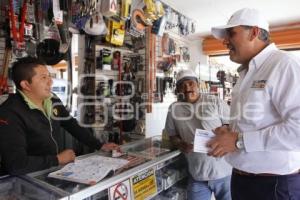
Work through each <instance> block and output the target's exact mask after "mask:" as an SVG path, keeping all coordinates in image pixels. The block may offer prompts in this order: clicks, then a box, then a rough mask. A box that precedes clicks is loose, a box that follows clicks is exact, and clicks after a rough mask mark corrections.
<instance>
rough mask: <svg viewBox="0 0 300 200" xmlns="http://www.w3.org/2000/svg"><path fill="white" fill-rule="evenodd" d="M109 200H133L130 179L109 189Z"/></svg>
mask: <svg viewBox="0 0 300 200" xmlns="http://www.w3.org/2000/svg"><path fill="white" fill-rule="evenodd" d="M109 200H132V196H131V189H130V181H129V179H127V180H125V181H123V182H120V183H118V184H116V185H114V186H112V187H110V188H109Z"/></svg>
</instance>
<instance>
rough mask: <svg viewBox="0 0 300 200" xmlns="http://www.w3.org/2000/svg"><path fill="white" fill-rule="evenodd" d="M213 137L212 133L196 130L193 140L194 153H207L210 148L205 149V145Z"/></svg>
mask: <svg viewBox="0 0 300 200" xmlns="http://www.w3.org/2000/svg"><path fill="white" fill-rule="evenodd" d="M213 137H215V134H214V133H213V132H212V131H208V130H202V129H196V131H195V138H194V152H198V153H208V152H209V151H210V148H209V147H207V143H208V142H209V141H210V140H211V139H212V138H213Z"/></svg>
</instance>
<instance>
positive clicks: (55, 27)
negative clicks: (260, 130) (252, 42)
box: [0, 0, 300, 200]
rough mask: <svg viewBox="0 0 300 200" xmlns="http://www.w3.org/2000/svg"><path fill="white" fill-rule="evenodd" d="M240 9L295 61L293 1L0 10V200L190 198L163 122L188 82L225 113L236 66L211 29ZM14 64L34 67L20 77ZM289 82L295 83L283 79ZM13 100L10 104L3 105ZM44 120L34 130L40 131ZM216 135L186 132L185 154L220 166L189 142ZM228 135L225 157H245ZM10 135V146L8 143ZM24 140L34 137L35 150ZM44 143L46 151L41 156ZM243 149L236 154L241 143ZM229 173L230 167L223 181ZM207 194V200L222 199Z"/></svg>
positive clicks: (158, 0)
mask: <svg viewBox="0 0 300 200" xmlns="http://www.w3.org/2000/svg"><path fill="white" fill-rule="evenodd" d="M243 8H253V9H256V10H258V11H260V12H261V13H262V14H263V15H264V16H265V18H266V20H267V22H268V23H269V30H268V33H269V36H270V41H271V43H274V44H275V45H276V47H277V48H278V49H280V50H283V51H285V52H287V53H288V54H289V55H292V56H294V57H295V59H299V60H300V12H299V8H300V4H299V2H298V1H296V0H286V1H284V2H283V1H277V0H275V1H271V0H265V1H258V0H254V1H251V2H250V1H249V2H247V1H244V0H232V1H229V0H223V1H221V0H185V1H180V0H42V1H37V0H1V2H0V26H1V30H0V140H1V141H2V142H0V153H1V154H0V161H1V162H0V169H1V170H0V199H18V200H19V199H20V200H23V199H24V200H25V199H26V200H27V199H49V200H50V199H51V200H52V199H88V200H96V199H100V200H104V199H110V200H115V199H116V200H117V199H123V200H125V199H126V200H127V199H128V200H130V199H139V200H142V199H154V200H155V199H157V200H158V199H172V200H179V199H180V200H181V199H182V200H184V199H199V198H194V197H192V195H191V196H190V195H189V189H188V187H190V179H193V178H195V177H193V174H192V172H191V169H190V168H191V167H189V164H190V165H191V163H192V161H190V160H189V158H191V157H189V156H187V154H189V153H190V152H185V151H183V150H182V149H181V148H180V147H179V146H178V144H177V143H176V141H175V139H174V137H177V134H178V135H180V134H179V132H180V131H182V130H181V129H180V128H177V126H180V125H181V124H182V122H180V123H178V124H176V123H177V121H175V120H174V121H171V122H172V123H171V122H170V119H169V118H170V116H169V114H170V112H168V111H170V109H171V107H172V105H175V104H174V103H175V102H180V103H187V102H186V101H188V100H186V99H190V98H191V99H193V95H192V94H191V95H190V97H189V98H187V97H183V100H182V99H181V97H180V95H182V94H183V95H186V94H185V93H184V92H183V93H182V91H181V90H185V89H186V88H191V87H192V86H191V85H189V86H188V85H185V83H186V84H187V83H188V81H189V80H190V81H195V83H196V86H195V87H196V88H197V92H196V93H197V94H199V96H200V97H199V98H202V97H204V96H210V97H212V98H213V99H217V101H218V102H219V101H220V102H223V103H224V104H226V108H228V113H229V112H230V111H229V110H231V112H232V109H231V107H232V106H234V103H235V101H234V99H235V98H234V93H233V90H234V88H235V85H236V84H238V85H239V84H240V83H239V80H240V78H241V77H240V76H241V75H240V69H241V67H240V66H241V64H244V63H243V62H234V61H237V60H238V59H235V58H236V57H238V55H235V54H234V53H233V52H235V51H237V50H236V49H238V47H237V45H236V46H234V45H233V44H234V42H233V41H231V42H229V40H230V39H228V38H229V37H231V36H228V35H230V34H232V33H231V32H230V31H228V30H229V29H228V28H227V29H226V30H227V32H226V34H225V35H226V36H225V38H227V44H226V42H223V41H222V40H219V39H216V37H215V36H214V35H213V34H212V28H213V27H219V26H222V25H225V24H228V23H230V20H231V19H233V18H234V17H235V16H234V15H232V14H233V13H235V12H236V11H237V10H240V9H243ZM228 20H229V21H228ZM251 20H252V19H250V20H249V21H251ZM246 21H247V20H246ZM252 21H255V19H254V18H253V20H252ZM238 25H248V24H238ZM254 25H255V26H256V25H257V24H254ZM234 28H235V27H234V26H232V27H230V30H231V29H232V30H233V29H234ZM259 28H261V27H259ZM229 32H230V33H229ZM232 37H233V36H232ZM224 41H225V40H224ZM235 42H236V43H238V42H237V41H235ZM241 46H242V45H241ZM240 48H241V49H242V47H240ZM266 48H267V47H266ZM245 51H246V50H245ZM248 52H250V50H249V51H248ZM253 57H254V56H253ZM23 59H24V60H23ZM18 60H20V61H21V62H19V64H16V63H18ZM30 62H33V64H30ZM26 63H27V65H28V66H29V65H30V66H31V65H36V68H34V67H33V68H29V67H26V68H25V67H24V68H23V69H20V68H22V67H23V66H25V65H26ZM249 63H250V62H249ZM299 63H300V61H298V64H299ZM249 66H250V64H249ZM17 67H19V71H20V73H21V75H20V74H18V72H16V71H17ZM43 67H45V69H47V73H49V74H48V75H49V76H48V75H47V77H46V78H45V79H47V81H48V82H47V83H46V81H45V80H44V79H39V80H37V82H35V81H36V79H34V77H35V76H36V74H38V73H39V72H37V71H36V70H37V69H41V70H43V69H44V68H43ZM298 67H300V65H298ZM24 69H26V70H31V72H28V71H27V72H26V70H24ZM238 69H239V70H238ZM32 70H33V71H32ZM241 70H243V69H241ZM22 73H23V75H22ZM25 73H26V75H24V74H25ZM184 73H190V74H188V75H185V74H184ZM247 73H248V72H247ZM249 73H250V67H249ZM28 76H30V77H28ZM181 76H182V77H183V78H182V77H181ZM282 76H288V75H287V74H283V75H282ZM295 76H300V74H297V75H295V74H294V76H292V75H291V77H295ZM16 77H17V78H16ZM22 78H23V79H24V80H23V79H22ZM18 79H21V80H20V82H19V83H18V84H16V81H18ZM29 79H32V80H29ZM187 79H189V80H187ZM283 79H284V78H283ZM291 79H293V78H291ZM297 79H298V80H300V79H299V78H297V77H296V78H295V80H297ZM43 81H44V83H42V82H43ZM259 81H260V82H259ZM259 81H258V82H255V81H254V82H253V84H252V83H250V82H249V84H252V86H251V89H253V88H254V89H255V88H256V87H257V88H259V89H265V85H267V86H268V82H266V80H259ZM34 84H36V87H34V86H33V85H34ZM46 84H47V86H46ZM189 84H191V83H189ZM258 84H260V85H258ZM282 84H283V86H282V87H286V90H287V93H288V92H289V90H288V88H289V87H288V86H289V83H288V82H285V80H283V83H282ZM284 84H287V85H284ZM48 86H49V90H50V91H48V93H49V94H50V96H48V97H47V98H45V99H43V100H42V101H41V102H42V103H41V105H42V108H39V106H38V105H36V104H37V103H36V102H39V101H35V100H36V99H35V98H31V97H32V96H34V95H35V94H39V95H41V93H47V91H46V90H47V89H45V91H42V88H44V87H46V88H47V87H48ZM267 86H266V87H267ZM249 87H250V85H249ZM270 87H271V86H270ZM272 87H273V85H272ZM182 88H184V89H182ZM291 88H292V86H291ZM37 90H40V92H37V93H35V92H36V91H37ZM186 90H187V89H186ZM282 90H285V89H282ZM180 91H181V92H180ZM264 91H265V90H264ZM186 93H190V92H186ZM13 95H14V97H13V98H15V99H12V103H13V105H14V106H12V103H8V102H9V101H10V98H11V96H13ZM250 95H251V94H250ZM257 95H258V94H257ZM263 95H266V94H265V93H264V94H263ZM299 97H300V96H299ZM18 98H19V99H21V100H19V99H18ZM53 98H56V99H57V100H55V101H53V100H52V99H53ZM197 98H198V97H197ZM240 98H241V99H243V98H246V97H243V98H242V97H240ZM249 98H250V97H249ZM257 98H258V99H259V98H261V95H260V96H259V95H258V97H257ZM267 98H272V97H270V96H268V97H267ZM294 98H295V99H296V98H297V96H296V95H294ZM37 99H38V98H37ZM48 100H49V101H51V107H52V108H51V109H50V114H49V113H48V109H47V108H46V101H48ZM269 100H270V99H269ZM182 101H183V102H182ZM197 101H198V100H197ZM241 101H242V100H241ZM270 101H273V100H270ZM19 102H21V103H19ZM57 102H58V103H57ZM193 103H194V102H193ZM17 104H22V105H17ZM23 104H24V105H23ZM57 104H59V105H58V106H57ZM264 105H265V104H264ZM9 106H11V107H12V108H9ZM19 106H20V107H19ZM13 107H14V108H13ZM25 107H26V109H25ZM173 107H175V106H173ZM274 107H276V105H274ZM274 109H275V108H274ZM276 109H277V107H276ZM278 109H280V108H278ZM25 110H26V111H25ZM174 111H175V112H177V111H182V112H187V110H184V109H183V108H181V110H179V108H178V110H176V109H174ZM23 112H24V113H23ZM37 112H39V113H37ZM278 112H279V111H278ZM295 112H297V111H295ZM51 113H52V114H51ZM60 113H70V114H66V115H64V116H62V115H60ZM203 113H204V112H203ZM203 113H202V114H203ZM29 114H30V115H31V114H32V116H29ZM39 114H41V115H39ZM293 114H294V113H293ZM228 115H229V114H228ZM291 115H292V113H291ZM295 115H297V113H296V114H295ZM38 116H39V117H40V118H41V119H40V120H39V119H37V117H38ZM66 116H67V117H66ZM183 117H184V116H183ZM298 117H299V119H300V116H299V114H298ZM42 118H43V119H42ZM44 119H46V123H47V125H46V127H47V128H46V129H44V128H43V123H44V122H40V121H43V120H44ZM35 120H36V121H35ZM176 120H177V119H176ZM183 120H186V121H189V120H191V121H192V122H193V123H196V122H195V121H193V119H190V118H184V119H183ZM287 121H288V120H287ZM40 123H41V124H40ZM199 123H201V121H199ZM274 123H275V122H274ZM296 123H297V122H296ZM49 124H50V128H49ZM225 124H226V126H227V125H228V130H229V129H231V128H232V127H231V122H228V123H227V122H226V123H221V124H220V125H224V126H225ZM56 125H58V126H60V127H58V128H57V129H56V127H55V126H56ZM251 125H252V124H251V122H249V126H251ZM52 126H53V127H52ZM245 126H246V125H245ZM261 126H262V125H261ZM208 127H210V126H208ZM217 127H219V126H214V127H213V128H206V126H204V125H201V126H200V127H197V129H195V130H193V131H192V139H191V142H190V143H189V145H190V146H191V150H190V151H191V152H192V153H193V154H195V155H198V154H201V155H205V157H208V158H213V159H215V160H219V159H223V158H215V157H214V155H212V154H211V152H210V150H209V148H208V147H207V146H206V145H207V143H205V144H204V143H203V142H204V139H203V138H204V136H203V135H200V134H204V133H202V132H201V131H204V130H201V131H199V132H197V130H198V128H201V129H209V130H206V132H205V134H207V133H209V134H217V133H215V132H214V131H212V129H213V130H215V129H216V128H217ZM222 127H223V126H222ZM229 127H230V128H229ZM48 128H49V131H50V133H49V131H48ZM188 128H189V126H188ZM182 129H184V128H182ZM171 130H173V131H174V132H173V131H171ZM199 130H200V129H199ZM299 130H300V129H299ZM47 131H48V133H47ZM72 131H74V133H73V132H72ZM240 131H241V130H240ZM33 132H34V134H33ZM41 132H43V133H42V134H47V136H44V135H42V134H41ZM183 132H184V131H183ZM39 134H41V135H40V136H39ZM237 134H238V135H237V141H236V143H235V145H236V146H235V147H234V148H235V150H240V148H245V147H244V146H242V147H240V146H239V144H238V140H239V139H238V138H239V137H240V133H237ZM19 135H20V137H22V139H20V141H17V140H18V139H16V138H18V136H19ZM87 135H88V136H87ZM196 136H197V137H196ZM299 136H300V135H299ZM33 137H34V138H38V137H41V138H39V139H40V140H39V142H37V141H38V139H36V140H34V138H33ZM42 137H43V138H42ZM45 137H46V138H45ZM179 137H180V136H179ZM187 137H189V136H187ZM207 137H208V136H207ZM209 137H210V138H212V137H213V136H209ZM257 137H258V136H257ZM183 138H184V137H182V136H181V139H183ZM202 139H203V140H202ZM244 139H247V138H244ZM5 140H7V141H8V140H9V141H11V142H9V143H7V142H6V141H5ZM45 140H47V141H45ZM200 140H201V141H200ZM49 141H50V142H49ZM206 142H207V141H206ZM48 143H51V144H50V146H51V147H50V146H49V149H51V148H52V147H53V148H54V153H53V152H51V150H49V149H47V148H48V147H47V145H48ZM90 143H93V144H94V145H95V146H96V147H95V148H94V146H93V145H89V144H90ZM270 143H271V142H270ZM8 144H9V145H8ZM21 144H22V146H20V145H21ZM99 144H100V146H97V145H99ZM244 144H245V145H246V150H247V142H246V140H245V143H244ZM14 145H15V146H14ZM201 145H203V147H202V146H201ZM266 145H267V144H266ZM287 145H288V144H287ZM299 145H300V144H299ZM283 146H284V144H283ZM293 147H294V146H293ZM19 148H20V149H22V150H19ZM201 148H202V149H201ZM276 148H277V146H276V147H274V149H276ZM278 148H279V147H278ZM7 149H9V151H8V150H7ZM287 149H288V150H287ZM294 149H296V146H295V147H294ZM277 150H278V149H277ZM279 150H281V149H279ZM284 150H286V151H291V150H290V149H289V148H286V149H284ZM298 151H300V146H299V147H298ZM20 152H22V153H20ZM45 152H51V153H45ZM23 153H24V155H23ZM226 153H229V154H230V152H226ZM231 153H232V152H231ZM20 155H21V156H20ZM216 157H217V156H216ZM225 157H226V156H225ZM48 159H49V160H48ZM21 160H22V161H21ZM225 160H226V159H224V162H226V161H225ZM23 161H24V162H23ZM30 162H31V163H30ZM42 162H45V163H44V164H42ZM195 162H196V161H195ZM203 162H206V160H205V161H203ZM207 162H208V161H207ZM209 162H212V161H209ZM294 162H296V161H294ZM298 162H299V161H298ZM229 164H230V162H229ZM229 164H228V166H230V165H229ZM15 165H16V166H15ZM298 165H299V168H298V169H300V163H299V164H298ZM226 166H227V163H226ZM235 168H236V166H233V168H232V167H231V166H230V172H231V170H232V169H233V171H234V169H235ZM242 169H243V171H247V170H244V168H242ZM242 169H240V170H242ZM201 170H208V169H206V168H204V167H203V168H202V169H201ZM209 170H210V169H209ZM237 171H239V170H237ZM243 171H242V172H243ZM247 172H249V174H254V175H255V174H272V175H273V174H277V173H275V172H273V171H271V172H269V171H266V172H257V173H256V172H255V171H247ZM250 172H251V173H250ZM222 173H223V171H222ZM232 173H233V172H232ZM236 173H238V172H236ZM245 173H246V172H245ZM201 174H202V175H203V174H210V173H208V172H207V173H206V172H203V171H202V172H201ZM286 174H290V173H286ZM209 176H210V175H209ZM299 176H300V175H299ZM191 177H192V178H191ZM229 177H230V176H229ZM218 178H219V177H218ZM205 181H206V180H205ZM229 181H230V180H229ZM195 182H199V181H195ZM200 182H202V181H200ZM232 187H233V185H232ZM210 190H211V191H210V192H208V193H209V196H208V197H206V198H207V199H216V200H218V199H220V200H221V199H231V198H230V197H229V198H225V197H224V198H221V197H218V195H217V193H216V191H214V189H210ZM229 190H230V189H229ZM229 193H230V191H229ZM206 198H205V197H204V198H203V200H205V199H206ZM201 199H202V198H201ZM232 199H235V198H232ZM271 199H272V198H271ZM274 199H275V198H274ZM298 199H300V196H299V197H298Z"/></svg>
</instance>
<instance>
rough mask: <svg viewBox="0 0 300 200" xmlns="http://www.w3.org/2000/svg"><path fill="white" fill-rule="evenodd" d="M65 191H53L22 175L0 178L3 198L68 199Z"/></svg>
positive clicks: (26, 199)
mask: <svg viewBox="0 0 300 200" xmlns="http://www.w3.org/2000/svg"><path fill="white" fill-rule="evenodd" d="M64 196H67V194H66V193H64V192H62V193H60V192H55V191H53V190H51V189H48V188H47V187H42V186H41V185H39V184H35V183H34V182H33V181H29V180H26V179H24V178H22V177H13V176H10V177H8V176H6V177H2V178H0V199H3V200H4V199H5V200H29V199H30V200H38V199H43V200H56V199H68V197H66V198H64Z"/></svg>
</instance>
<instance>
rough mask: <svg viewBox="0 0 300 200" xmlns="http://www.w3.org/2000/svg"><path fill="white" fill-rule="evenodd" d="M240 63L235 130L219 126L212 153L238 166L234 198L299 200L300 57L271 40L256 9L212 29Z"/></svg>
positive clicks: (233, 182)
mask: <svg viewBox="0 0 300 200" xmlns="http://www.w3.org/2000/svg"><path fill="white" fill-rule="evenodd" d="M212 34H213V35H214V36H215V37H216V38H218V39H223V43H224V45H226V46H227V48H228V49H229V55H230V59H231V60H232V61H234V62H236V63H239V64H241V66H240V67H239V68H238V72H239V75H240V77H239V80H238V81H237V83H236V85H235V87H234V89H233V92H232V104H231V105H232V106H231V113H230V114H231V122H230V128H224V127H221V128H217V129H216V130H215V133H216V137H215V138H214V139H212V140H211V141H210V142H209V144H208V145H209V146H210V147H211V148H212V150H211V152H210V155H212V156H215V157H221V156H224V155H225V154H227V156H226V160H227V161H228V162H229V163H230V164H231V165H232V166H233V173H232V180H231V192H232V193H231V194H232V198H233V199H234V200H268V199H270V200H271V199H272V200H273V199H276V200H286V199H298V200H299V199H300V174H299V169H300V152H299V151H300V104H299V102H297V99H299V98H300V90H299V83H300V61H299V59H298V58H296V57H294V56H293V55H290V54H288V53H286V52H283V51H280V50H278V49H277V47H276V46H275V44H274V43H270V41H269V28H268V22H267V21H266V20H265V19H264V17H263V16H262V15H261V13H259V12H258V11H257V10H254V9H248V8H245V9H241V10H239V11H237V12H235V13H234V14H233V15H232V17H231V18H230V19H229V21H228V23H227V25H225V26H221V27H214V28H212Z"/></svg>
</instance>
